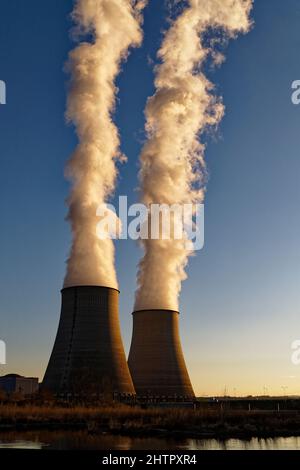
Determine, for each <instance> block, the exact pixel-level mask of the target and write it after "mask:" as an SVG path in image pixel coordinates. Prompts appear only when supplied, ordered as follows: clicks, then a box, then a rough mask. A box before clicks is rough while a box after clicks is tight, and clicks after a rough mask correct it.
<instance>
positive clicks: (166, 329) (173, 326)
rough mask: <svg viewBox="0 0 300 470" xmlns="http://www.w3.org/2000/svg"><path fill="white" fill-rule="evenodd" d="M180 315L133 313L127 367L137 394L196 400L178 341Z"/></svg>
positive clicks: (152, 312)
mask: <svg viewBox="0 0 300 470" xmlns="http://www.w3.org/2000/svg"><path fill="white" fill-rule="evenodd" d="M178 318H179V313H178V312H176V311H173V310H140V311H136V312H134V313H133V334H132V342H131V347H130V353H129V358H128V365H129V369H130V372H131V376H132V380H133V383H134V386H135V390H136V393H137V395H143V396H145V395H148V396H149V395H155V396H165V397H184V398H188V399H193V398H194V391H193V388H192V385H191V381H190V378H189V375H188V372H187V368H186V365H185V361H184V357H183V353H182V348H181V344H180V338H179V324H178V323H179V322H178Z"/></svg>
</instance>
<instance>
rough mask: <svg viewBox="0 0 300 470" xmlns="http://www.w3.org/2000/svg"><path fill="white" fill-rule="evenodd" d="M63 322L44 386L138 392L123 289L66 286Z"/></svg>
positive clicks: (72, 391) (59, 391) (61, 389)
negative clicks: (124, 323) (123, 316)
mask: <svg viewBox="0 0 300 470" xmlns="http://www.w3.org/2000/svg"><path fill="white" fill-rule="evenodd" d="M61 293H62V307H61V316H60V323H59V327H58V332H57V336H56V340H55V343H54V347H53V351H52V354H51V357H50V361H49V364H48V367H47V370H46V373H45V377H44V380H43V384H42V388H43V389H45V390H49V391H51V392H53V393H55V394H67V395H71V396H73V395H78V394H80V395H81V394H83V395H85V396H93V395H98V394H105V393H108V394H110V395H111V396H112V395H113V394H114V395H115V394H120V395H122V394H123V395H133V394H134V387H133V383H132V380H131V376H130V373H129V369H128V365H127V362H126V356H125V352H124V348H123V343H122V338H121V331H120V324H119V306H118V303H119V291H118V290H116V289H113V288H109V287H100V286H77V287H76V286H74V287H67V288H64V289H63V290H62V291H61Z"/></svg>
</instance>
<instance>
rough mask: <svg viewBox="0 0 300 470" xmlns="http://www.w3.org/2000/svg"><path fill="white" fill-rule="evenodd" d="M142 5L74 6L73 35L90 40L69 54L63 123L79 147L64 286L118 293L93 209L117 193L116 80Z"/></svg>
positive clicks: (88, 2)
mask: <svg viewBox="0 0 300 470" xmlns="http://www.w3.org/2000/svg"><path fill="white" fill-rule="evenodd" d="M145 3H146V2H145V1H137V0H135V1H134V0H76V2H75V6H74V10H73V13H72V17H73V20H74V22H75V25H76V26H75V28H74V34H75V35H76V36H79V35H82V34H83V35H90V38H91V41H90V42H81V43H80V44H79V45H78V47H76V48H75V49H74V50H73V51H71V53H70V56H69V60H68V63H67V71H68V72H69V73H70V75H71V80H70V90H69V95H68V101H67V113H66V114H67V119H68V121H70V122H72V123H73V124H74V125H75V127H76V132H77V136H78V139H79V144H78V147H77V148H76V150H75V152H74V154H73V155H72V157H71V159H70V161H69V163H68V166H67V171H66V173H67V176H68V178H69V179H70V180H71V181H72V189H71V194H70V197H69V199H68V204H69V213H68V220H69V221H70V224H71V228H72V235H73V243H72V248H71V252H70V256H69V259H68V261H67V273H66V277H65V282H64V286H65V287H69V286H74V285H103V286H109V287H117V277H116V272H115V267H114V245H113V242H112V240H110V239H109V238H108V239H105V240H99V239H98V238H97V235H96V226H97V222H98V221H99V219H97V216H96V210H97V207H98V206H99V205H100V204H104V203H105V202H106V201H107V199H108V198H109V196H110V195H111V194H112V193H113V191H114V188H115V181H116V176H117V170H116V161H117V160H121V159H122V158H123V156H122V155H121V154H120V150H119V136H118V130H117V128H116V126H115V124H114V123H113V121H112V112H113V111H114V107H115V100H116V93H117V89H116V86H115V79H116V77H117V75H118V73H119V71H120V64H121V61H122V60H124V59H126V57H127V55H128V50H129V48H130V47H131V46H138V45H139V44H140V43H141V39H142V32H141V28H140V23H141V12H142V9H143V7H144V6H145Z"/></svg>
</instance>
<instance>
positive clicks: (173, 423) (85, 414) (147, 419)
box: [0, 404, 300, 436]
mask: <svg viewBox="0 0 300 470" xmlns="http://www.w3.org/2000/svg"><path fill="white" fill-rule="evenodd" d="M8 425H9V426H16V427H18V426H27V427H31V426H34V427H38V426H41V427H43V428H47V427H48V428H51V426H53V425H55V426H58V427H59V426H60V425H61V426H70V427H72V426H76V425H81V426H82V427H83V428H86V429H88V430H91V431H95V432H96V431H97V430H103V429H105V430H107V431H111V432H122V433H139V434H143V433H144V434H146V433H151V432H168V433H170V432H172V433H176V432H177V433H182V434H185V435H187V434H190V435H208V434H209V435H210V434H211V435H216V436H218V435H232V436H234V435H236V436H238V435H270V436H272V435H276V434H277V435H280V434H281V435H285V434H289V433H291V432H292V433H293V434H294V435H295V434H300V414H299V413H295V412H294V413H278V412H263V411H251V412H247V411H234V410H231V411H230V410H227V411H225V412H224V411H221V410H207V409H203V410H201V409H197V410H193V409H170V408H166V409H161V408H150V409H141V408H139V407H129V406H125V405H116V406H101V407H85V406H74V407H63V406H57V405H53V406H36V405H24V406H20V405H17V404H7V405H0V428H2V429H3V428H4V427H6V426H8Z"/></svg>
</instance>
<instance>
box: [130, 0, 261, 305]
mask: <svg viewBox="0 0 300 470" xmlns="http://www.w3.org/2000/svg"><path fill="white" fill-rule="evenodd" d="M173 2H174V0H173ZM175 3H176V4H178V2H176V1H175ZM186 3H187V4H188V5H187V7H186V8H185V9H184V10H183V11H182V12H181V13H180V14H179V16H178V17H177V19H175V20H174V21H173V22H172V24H171V26H170V29H169V30H168V31H167V33H166V35H165V38H164V40H163V43H162V46H161V48H160V50H159V52H158V58H159V59H160V61H161V63H160V65H159V66H157V68H156V77H155V87H156V92H155V94H154V96H152V97H151V98H150V99H149V100H148V103H147V107H146V131H147V136H148V139H147V142H146V144H145V146H144V148H143V150H142V153H141V157H140V159H141V171H140V180H141V192H142V201H143V202H144V203H145V204H147V205H149V204H151V203H156V204H162V203H165V204H175V203H178V204H184V203H191V202H194V203H196V202H202V201H203V199H204V193H205V188H204V185H205V162H204V150H205V147H204V145H203V143H201V141H200V139H199V137H200V136H201V134H202V133H203V132H204V131H205V130H207V128H208V127H209V126H216V125H217V124H218V123H219V122H220V120H221V119H222V117H223V114H224V107H223V104H222V101H221V100H220V99H218V98H216V97H215V96H214V94H213V85H212V83H210V81H209V80H208V79H207V78H206V77H205V75H204V73H203V66H204V64H205V62H206V60H207V59H209V58H211V60H212V61H213V62H214V63H215V64H220V63H221V62H222V55H221V54H220V53H219V52H218V48H217V47H216V45H217V44H218V38H219V41H220V39H221V38H222V40H226V39H229V38H234V37H235V36H236V35H237V34H238V33H239V32H242V33H246V32H247V31H248V30H249V28H250V26H251V22H250V19H249V14H250V10H251V7H252V0H188V1H187V2H186ZM177 6H178V5H177ZM216 31H217V32H218V34H217V35H216V36H215V39H214V40H210V41H208V43H209V45H207V44H206V43H207V40H206V41H205V36H204V35H205V33H208V32H209V33H210V37H211V36H212V32H216ZM220 33H221V34H220ZM206 39H207V38H206ZM143 248H144V256H143V259H142V260H141V262H140V265H139V272H138V289H137V293H136V303H135V309H136V310H141V309H174V310H178V298H179V293H180V289H181V283H182V281H183V280H184V279H185V278H186V273H185V267H186V265H187V262H188V257H189V256H190V255H191V252H190V251H188V250H187V248H186V244H185V243H184V241H181V240H174V239H173V240H172V239H171V240H161V239H160V240H150V239H149V240H144V241H143Z"/></svg>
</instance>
